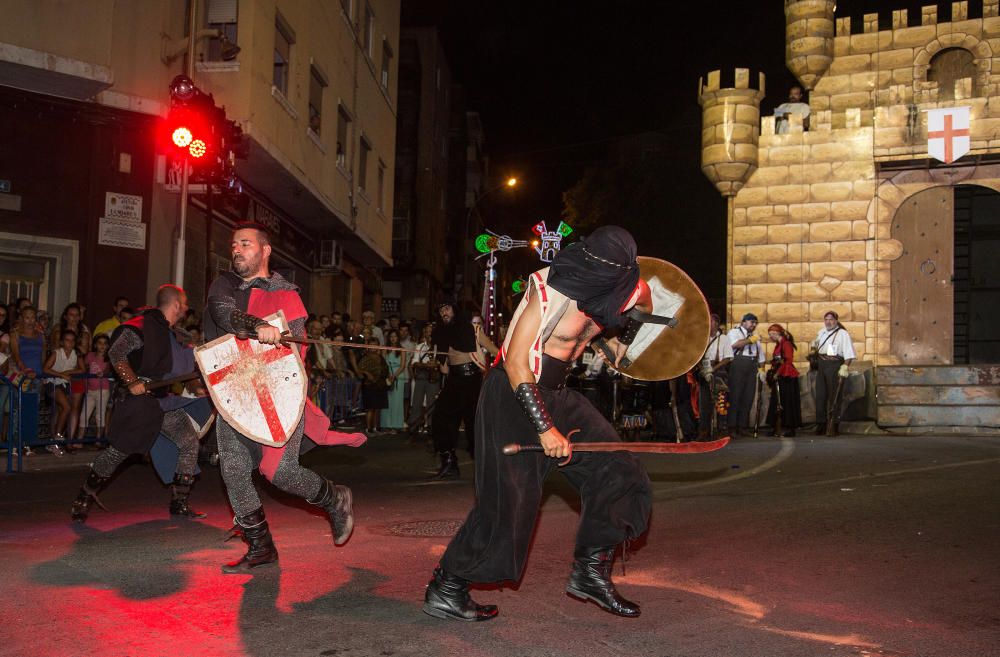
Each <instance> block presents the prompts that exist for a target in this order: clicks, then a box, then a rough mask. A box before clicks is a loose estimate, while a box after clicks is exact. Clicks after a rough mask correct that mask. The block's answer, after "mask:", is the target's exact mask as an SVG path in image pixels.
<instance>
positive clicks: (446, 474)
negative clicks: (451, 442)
mask: <svg viewBox="0 0 1000 657" xmlns="http://www.w3.org/2000/svg"><path fill="white" fill-rule="evenodd" d="M440 454H441V467H440V468H438V471H437V472H436V473H435V474H434V476H433V477H431V479H458V476H459V472H458V456H456V455H455V450H453V449H450V450H448V451H446V452H441V453H440Z"/></svg>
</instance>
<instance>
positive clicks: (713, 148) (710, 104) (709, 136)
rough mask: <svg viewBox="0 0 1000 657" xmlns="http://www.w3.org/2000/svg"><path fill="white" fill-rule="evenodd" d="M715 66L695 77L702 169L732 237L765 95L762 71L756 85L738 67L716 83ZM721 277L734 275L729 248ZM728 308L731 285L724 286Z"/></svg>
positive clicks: (749, 172) (750, 168)
mask: <svg viewBox="0 0 1000 657" xmlns="http://www.w3.org/2000/svg"><path fill="white" fill-rule="evenodd" d="M720 77H721V76H720V73H719V71H710V72H709V73H708V76H707V77H706V78H699V79H698V104H699V105H701V170H702V171H703V172H704V173H705V175H706V176H707V177H708V179H709V180H711V181H712V183H713V184H714V185H715V187H716V189H718V190H719V192H720V193H721V194H722V195H723V196H725V197H726V201H727V203H726V207H727V222H726V231H727V232H726V234H727V235H728V237H729V239H730V240H732V239H733V234H734V233H733V230H734V228H735V226H734V222H733V217H734V208H735V205H734V200H735V198H736V193H737V192H738V191H740V189H742V187H743V185H745V184H746V182H747V180H749V179H750V176H751V175H753V172H754V171H756V170H757V162H758V159H757V153H758V150H757V145H758V141H759V139H760V101H761V100H762V99H763V98H764V74H763V73H760V74H758V78H757V88H756V89H755V88H753V87H751V86H750V69H746V68H738V69H736V75H735V80H734V84H733V86H732V87H726V88H721V87H720V82H719V78H720ZM727 251H728V257H727V259H726V280H727V281H731V280H733V266H734V262H733V249H731V248H730V249H728V250H727ZM728 294H729V299H728V300H727V306H728V307H729V308H730V314H731V310H732V305H733V299H732V296H731V295H732V286H730V291H729V292H728Z"/></svg>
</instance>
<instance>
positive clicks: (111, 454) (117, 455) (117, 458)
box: [92, 445, 128, 477]
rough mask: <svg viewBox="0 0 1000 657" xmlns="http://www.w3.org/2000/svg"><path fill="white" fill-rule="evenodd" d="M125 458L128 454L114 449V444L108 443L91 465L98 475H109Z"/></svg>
mask: <svg viewBox="0 0 1000 657" xmlns="http://www.w3.org/2000/svg"><path fill="white" fill-rule="evenodd" d="M127 458H128V454H126V453H125V452H122V451H121V450H118V449H116V448H115V446H114V445H109V446H108V448H107V449H105V450H104V451H103V452H101V453H100V454H98V455H97V458H96V459H94V465H93V466H92V467H93V468H94V472H96V473H97V474H99V475H100V476H102V477H110V476H111V475H113V474H114V473H115V470H117V469H118V466H120V465H121V464H122V463H124V462H125V459H127Z"/></svg>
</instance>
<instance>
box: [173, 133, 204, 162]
mask: <svg viewBox="0 0 1000 657" xmlns="http://www.w3.org/2000/svg"><path fill="white" fill-rule="evenodd" d="M170 138H171V139H173V142H174V145H175V146H177V148H186V147H187V146H188V145H189V144H190V143H191V141H192V139H193V138H194V136H193V135H192V134H191V131H190V130H188V129H187V128H186V127H184V126H180V127H179V128H174V132H173V134H172V135H171V136H170ZM203 146H204V145H203ZM199 157H200V156H199Z"/></svg>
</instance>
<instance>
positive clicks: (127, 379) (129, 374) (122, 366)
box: [112, 360, 139, 387]
mask: <svg viewBox="0 0 1000 657" xmlns="http://www.w3.org/2000/svg"><path fill="white" fill-rule="evenodd" d="M112 367H114V368H115V372H116V373H117V374H118V380H119V381H121V382H122V384H124V385H125V386H126V387H128V386H131V385H132V384H133V383H135V382H136V381H138V380H139V377H137V376H136V375H135V371H134V370H133V369H132V366H131V365H129V364H128V361H127V360H120V361H118V362H116V363H113V364H112Z"/></svg>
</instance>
